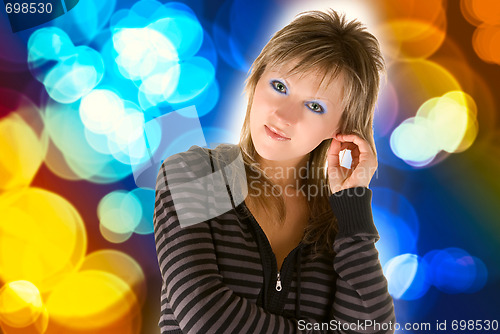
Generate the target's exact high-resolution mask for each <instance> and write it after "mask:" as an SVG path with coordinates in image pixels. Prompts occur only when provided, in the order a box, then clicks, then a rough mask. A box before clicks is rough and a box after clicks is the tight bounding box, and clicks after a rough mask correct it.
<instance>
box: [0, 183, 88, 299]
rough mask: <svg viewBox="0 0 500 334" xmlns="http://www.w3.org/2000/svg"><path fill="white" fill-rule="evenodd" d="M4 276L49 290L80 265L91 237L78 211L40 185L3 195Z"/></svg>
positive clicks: (0, 262) (0, 249)
mask: <svg viewBox="0 0 500 334" xmlns="http://www.w3.org/2000/svg"><path fill="white" fill-rule="evenodd" d="M0 212H2V223H1V224H0V268H2V270H0V280H1V281H3V282H9V281H17V280H27V281H30V282H32V283H33V284H34V285H36V286H37V288H38V289H39V290H40V292H41V293H42V294H43V293H44V292H47V291H50V290H51V289H52V288H53V287H54V286H55V285H56V284H58V283H59V282H60V281H61V280H62V279H64V277H65V276H66V275H68V274H70V273H72V272H74V271H76V270H77V269H78V267H79V266H80V265H81V262H82V261H83V258H84V256H85V253H86V249H87V235H86V230H85V226H84V223H83V220H82V218H81V216H80V214H79V213H78V211H77V210H76V209H75V208H74V207H73V205H72V204H71V203H69V202H68V201H67V200H66V199H65V198H63V197H61V196H59V195H57V194H55V193H53V192H50V191H47V190H44V189H40V188H24V189H19V190H15V191H10V192H7V193H4V194H2V195H0Z"/></svg>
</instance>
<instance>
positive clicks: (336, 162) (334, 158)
mask: <svg viewBox="0 0 500 334" xmlns="http://www.w3.org/2000/svg"><path fill="white" fill-rule="evenodd" d="M340 151H341V143H340V142H339V141H337V140H336V139H335V138H332V143H331V144H330V148H329V149H328V155H327V159H328V165H329V166H331V167H338V166H340V158H339V153H340Z"/></svg>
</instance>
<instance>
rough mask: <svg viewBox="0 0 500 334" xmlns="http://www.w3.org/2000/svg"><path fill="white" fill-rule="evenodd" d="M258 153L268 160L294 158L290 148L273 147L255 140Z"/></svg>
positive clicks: (254, 143)
mask: <svg viewBox="0 0 500 334" xmlns="http://www.w3.org/2000/svg"><path fill="white" fill-rule="evenodd" d="M253 145H254V147H255V150H256V151H257V154H258V155H259V156H260V157H261V158H263V159H266V160H272V161H286V160H290V159H293V158H294V156H292V155H291V154H290V150H287V149H283V147H279V146H276V147H272V145H266V144H262V143H259V142H257V143H256V142H255V141H254V142H253Z"/></svg>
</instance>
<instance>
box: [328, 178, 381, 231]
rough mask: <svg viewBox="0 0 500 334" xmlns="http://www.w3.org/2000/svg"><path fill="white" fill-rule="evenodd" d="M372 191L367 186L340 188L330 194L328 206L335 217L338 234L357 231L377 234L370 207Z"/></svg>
mask: <svg viewBox="0 0 500 334" xmlns="http://www.w3.org/2000/svg"><path fill="white" fill-rule="evenodd" d="M371 199H372V191H371V190H370V189H368V188H367V187H352V188H347V189H342V190H340V191H337V192H335V193H333V194H332V195H331V196H330V199H329V200H330V206H331V208H332V210H333V213H334V215H335V216H336V217H337V223H338V228H339V231H338V236H350V235H354V234H358V233H369V234H376V235H378V231H377V229H376V227H375V224H374V222H373V216H372V209H371Z"/></svg>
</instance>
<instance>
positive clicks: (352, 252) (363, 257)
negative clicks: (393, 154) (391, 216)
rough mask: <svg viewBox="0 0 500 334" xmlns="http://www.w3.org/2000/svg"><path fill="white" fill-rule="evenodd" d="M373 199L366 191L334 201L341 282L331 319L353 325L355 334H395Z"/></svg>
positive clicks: (357, 189)
mask: <svg viewBox="0 0 500 334" xmlns="http://www.w3.org/2000/svg"><path fill="white" fill-rule="evenodd" d="M371 197H372V192H371V190H370V189H368V188H365V187H355V188H349V189H345V190H342V191H340V192H336V193H334V194H333V195H332V196H331V197H330V204H331V206H332V209H333V212H334V213H335V215H336V217H337V221H338V226H339V232H338V234H337V236H336V239H335V241H334V250H335V252H336V256H335V259H334V262H333V266H334V269H335V271H336V273H337V275H338V279H337V282H336V288H337V289H336V294H335V301H334V305H333V309H332V314H331V319H334V320H335V323H336V324H337V325H339V323H351V325H350V326H352V327H351V328H352V329H353V331H352V333H356V332H360V333H393V332H394V324H395V316H394V305H393V300H392V298H391V296H390V295H389V293H388V290H387V280H386V279H385V277H384V274H383V271H382V267H381V265H380V262H379V258H378V251H377V249H376V248H375V242H376V241H377V240H378V239H379V235H378V232H377V229H376V228H375V225H374V223H373V218H372V212H371ZM339 327H340V325H339ZM347 332H349V331H347Z"/></svg>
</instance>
